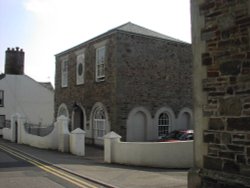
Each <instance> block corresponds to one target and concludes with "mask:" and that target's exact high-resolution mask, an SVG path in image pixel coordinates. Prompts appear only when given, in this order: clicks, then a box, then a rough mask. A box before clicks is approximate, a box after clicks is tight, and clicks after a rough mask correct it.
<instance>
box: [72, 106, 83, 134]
mask: <svg viewBox="0 0 250 188" xmlns="http://www.w3.org/2000/svg"><path fill="white" fill-rule="evenodd" d="M72 116H73V123H72V130H75V129H76V128H80V129H82V130H84V113H83V110H82V108H81V107H80V106H79V105H75V107H74V109H73V115H72Z"/></svg>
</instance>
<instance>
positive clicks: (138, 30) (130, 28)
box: [56, 22, 190, 56]
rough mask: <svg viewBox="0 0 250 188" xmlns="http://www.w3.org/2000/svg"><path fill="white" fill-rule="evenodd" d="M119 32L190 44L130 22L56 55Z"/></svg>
mask: <svg viewBox="0 0 250 188" xmlns="http://www.w3.org/2000/svg"><path fill="white" fill-rule="evenodd" d="M117 31H121V32H127V33H131V34H137V35H144V36H148V37H155V38H159V39H164V40H169V41H172V42H178V43H183V44H189V43H187V42H184V41H182V40H179V39H176V38H173V37H169V36H167V35H164V34H161V33H158V32H155V31H152V30H150V29H147V28H145V27H142V26H139V25H136V24H134V23H131V22H128V23H125V24H123V25H121V26H118V27H116V28H114V29H111V30H109V31H107V32H105V33H103V34H101V35H98V36H96V37H94V38H92V39H90V40H88V41H86V42H83V43H81V44H79V45H77V46H74V47H72V48H70V49H68V50H65V51H63V52H61V53H59V54H56V56H58V55H63V54H64V53H67V52H69V51H71V50H74V49H76V48H78V47H80V46H82V45H84V44H87V43H88V42H91V41H94V40H97V39H99V38H101V37H104V36H106V35H109V34H112V33H114V32H117ZM189 45H190V44H189Z"/></svg>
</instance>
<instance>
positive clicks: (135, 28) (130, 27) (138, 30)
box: [114, 22, 186, 43]
mask: <svg viewBox="0 0 250 188" xmlns="http://www.w3.org/2000/svg"><path fill="white" fill-rule="evenodd" d="M114 30H120V31H125V32H129V33H135V34H141V35H145V36H150V37H156V38H161V39H166V40H170V41H174V42H183V43H186V42H184V41H181V40H179V39H175V38H172V37H169V36H167V35H163V34H161V33H158V32H155V31H152V30H150V29H147V28H145V27H142V26H139V25H136V24H133V23H131V22H128V23H126V24H124V25H121V26H119V27H117V28H115V29H114Z"/></svg>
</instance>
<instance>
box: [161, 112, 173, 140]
mask: <svg viewBox="0 0 250 188" xmlns="http://www.w3.org/2000/svg"><path fill="white" fill-rule="evenodd" d="M169 128H170V119H169V116H168V114H167V113H166V112H163V113H161V114H160V115H159V118H158V137H159V138H161V137H163V136H166V135H167V134H168V133H169Z"/></svg>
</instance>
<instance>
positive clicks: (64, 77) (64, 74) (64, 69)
mask: <svg viewBox="0 0 250 188" xmlns="http://www.w3.org/2000/svg"><path fill="white" fill-rule="evenodd" d="M68 68H69V61H68V59H63V60H62V63H61V87H68Z"/></svg>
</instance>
